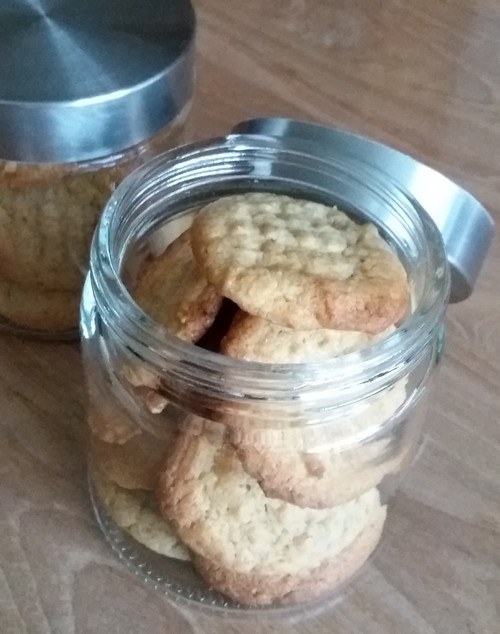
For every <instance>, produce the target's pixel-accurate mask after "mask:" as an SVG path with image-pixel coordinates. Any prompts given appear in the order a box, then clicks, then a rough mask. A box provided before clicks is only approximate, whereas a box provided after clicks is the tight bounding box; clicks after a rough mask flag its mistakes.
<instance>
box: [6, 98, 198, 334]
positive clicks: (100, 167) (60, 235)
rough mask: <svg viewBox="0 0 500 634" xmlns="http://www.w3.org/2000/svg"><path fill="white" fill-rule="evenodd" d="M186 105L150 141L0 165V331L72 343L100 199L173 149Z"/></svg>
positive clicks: (180, 134) (181, 131)
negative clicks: (76, 158) (61, 159)
mask: <svg viewBox="0 0 500 634" xmlns="http://www.w3.org/2000/svg"><path fill="white" fill-rule="evenodd" d="M189 109H190V105H186V106H185V107H184V108H183V110H182V111H181V112H179V113H178V114H177V116H176V117H175V118H174V119H173V120H172V121H170V123H169V124H168V125H166V126H165V127H164V128H162V129H161V130H160V131H159V132H158V133H156V134H155V135H154V136H153V137H150V138H149V139H146V140H145V141H144V142H142V143H140V144H138V145H136V146H134V147H131V148H128V149H127V150H124V151H120V152H117V153H115V154H112V155H109V156H106V157H103V158H99V159H96V160H92V161H85V162H77V163H57V164H56V163H22V162H17V161H0V264H1V266H0V328H1V329H3V330H7V331H10V332H15V333H18V334H19V333H24V334H29V335H31V336H41V337H50V338H68V337H69V338H73V337H75V335H76V333H77V331H78V311H79V305H80V297H81V290H82V285H83V280H84V277H85V274H86V272H87V269H88V259H89V251H90V243H91V240H92V235H93V233H94V230H95V227H96V224H97V221H98V219H99V216H100V214H101V212H102V209H103V208H104V206H105V204H106V201H107V200H108V198H109V197H110V196H111V194H112V192H113V191H114V190H115V188H116V186H117V185H118V184H119V183H120V182H121V181H122V180H123V178H124V177H125V176H126V175H127V174H129V173H130V172H132V171H133V170H134V169H136V168H137V167H138V166H139V165H141V164H142V163H144V162H145V161H147V160H149V159H151V158H152V157H153V156H156V155H157V154H159V153H161V152H163V151H165V150H167V149H169V148H172V147H175V146H177V145H179V144H180V143H181V142H182V141H183V139H184V130H185V124H186V119H187V115H188V112H189Z"/></svg>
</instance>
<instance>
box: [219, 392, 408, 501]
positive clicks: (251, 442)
mask: <svg viewBox="0 0 500 634" xmlns="http://www.w3.org/2000/svg"><path fill="white" fill-rule="evenodd" d="M405 399H406V390H405V384H404V382H401V383H398V384H396V385H395V386H394V387H393V388H392V389H390V390H388V391H387V392H385V393H382V394H380V395H378V396H375V397H373V398H372V399H370V400H367V401H366V402H364V403H363V407H362V409H361V411H359V412H356V413H353V414H351V415H348V416H345V417H343V418H340V419H337V420H335V419H333V420H332V421H331V422H324V423H320V424H316V425H310V426H307V425H305V426H300V427H294V428H288V429H265V428H255V427H253V426H252V424H251V421H250V420H248V419H246V420H245V418H244V416H243V415H242V416H241V417H240V418H239V419H235V420H234V421H233V424H231V425H230V427H231V431H230V433H229V439H230V442H231V444H232V445H233V446H234V448H235V449H236V452H237V454H238V457H239V459H240V460H241V462H242V465H243V467H244V469H245V470H246V471H247V472H248V473H249V474H250V475H251V476H253V477H254V478H255V479H256V480H257V481H258V482H259V484H260V486H261V487H262V489H263V491H264V492H265V494H266V495H267V496H269V497H273V498H279V499H281V500H286V501H287V502H290V503H292V504H296V505H297V506H302V507H309V508H318V509H319V508H328V507H331V506H335V505H337V504H343V503H345V502H347V501H349V500H352V499H354V498H356V497H358V496H359V495H361V494H363V493H364V492H365V491H368V490H369V489H372V488H373V487H376V486H378V485H379V484H380V482H381V481H382V479H383V478H384V477H385V476H387V475H389V474H391V473H395V472H397V471H399V469H400V468H401V467H402V464H403V463H404V461H405V459H406V457H407V453H408V448H407V447H406V446H405V445H404V444H401V443H400V442H398V441H397V440H396V439H394V438H393V435H392V434H389V436H388V437H387V436H386V435H382V437H380V436H375V437H374V438H370V435H371V434H372V433H375V432H376V430H377V429H379V427H380V426H382V425H383V424H384V423H386V421H387V420H389V419H390V418H391V417H392V416H393V415H394V414H395V412H396V411H397V410H398V408H399V407H400V406H401V405H402V404H403V403H404V401H405ZM229 422H230V421H229V420H227V423H229ZM366 436H368V438H366V440H365V441H363V440H362V439H363V438H364V437H366Z"/></svg>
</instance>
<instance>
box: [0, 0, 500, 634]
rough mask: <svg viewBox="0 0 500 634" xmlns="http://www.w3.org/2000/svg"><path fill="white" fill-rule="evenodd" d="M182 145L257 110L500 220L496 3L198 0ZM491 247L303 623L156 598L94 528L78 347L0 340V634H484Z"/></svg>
mask: <svg viewBox="0 0 500 634" xmlns="http://www.w3.org/2000/svg"><path fill="white" fill-rule="evenodd" d="M197 10H198V18H199V29H198V59H197V62H198V86H197V100H196V105H195V109H194V115H193V116H194V118H193V121H194V124H193V126H194V131H195V134H194V135H195V137H196V138H202V137H205V136H208V135H213V134H220V133H224V132H227V131H228V130H229V129H230V128H231V126H232V125H233V124H234V123H236V122H237V121H239V120H241V119H243V118H247V117H253V116H259V115H269V114H274V115H282V116H294V117H298V118H302V119H311V120H315V121H318V122H323V123H328V124H333V125H337V126H339V127H342V128H346V129H350V130H354V131H356V132H359V133H362V134H367V135H370V136H371V137H373V138H375V139H378V140H381V141H383V142H386V143H389V144H391V145H393V146H394V147H396V148H399V149H401V150H403V151H406V152H409V153H411V154H413V155H414V156H416V157H417V158H419V159H421V160H423V161H425V162H426V163H428V164H430V165H432V166H434V167H436V168H438V169H440V170H441V171H443V172H444V173H446V174H447V175H449V176H450V177H452V178H454V179H456V180H457V181H459V182H460V183H461V184H463V185H464V186H466V187H467V188H469V189H470V190H471V191H472V192H473V193H474V194H475V195H476V196H478V197H479V198H480V199H481V200H482V201H483V202H484V203H485V204H486V205H487V206H488V207H489V209H490V211H491V212H492V214H493V215H494V216H495V218H496V220H497V222H499V221H500V203H499V201H500V178H499V177H498V169H499V168H498V162H499V159H498V157H499V156H500V70H499V69H500V47H499V45H498V42H499V41H500V3H498V2H496V1H495V0H474V1H472V0H415V1H414V2H404V1H403V0H400V1H398V0H386V1H385V2H382V1H381V0H351V1H347V0H336V2H331V1H329V0H309V1H308V0H274V1H273V2H269V0H253V1H252V2H248V1H246V0H232V2H224V1H223V0H203V1H202V0H198V2H197ZM499 271H500V240H499V238H498V237H497V238H496V239H495V241H494V244H493V247H492V249H491V253H490V257H489V259H488V261H487V263H486V266H485V268H484V271H483V274H482V276H481V279H480V281H479V283H478V285H477V288H476V291H475V294H474V296H473V298H472V299H471V300H469V301H467V302H465V303H463V304H460V305H456V306H452V307H450V309H449V312H448V322H447V351H446V354H445V358H444V360H443V362H442V365H441V369H440V373H439V377H438V380H437V382H436V388H435V390H434V395H433V400H432V406H431V409H430V415H429V424H428V427H427V433H426V442H425V447H424V449H423V451H422V454H421V456H420V459H419V461H418V462H417V464H416V465H415V466H414V468H413V470H412V471H411V473H410V474H409V476H408V478H407V479H406V480H405V482H404V484H403V486H402V487H401V489H400V491H399V493H398V494H397V496H396V498H395V499H394V503H393V507H392V512H391V514H390V519H389V521H388V524H387V530H386V534H385V537H384V540H383V543H382V546H381V548H380V550H379V552H378V555H377V557H376V559H375V560H374V562H373V563H371V564H370V565H369V566H368V567H367V568H366V569H365V571H364V572H363V573H362V575H361V576H360V577H359V578H358V579H357V580H356V581H355V582H354V583H353V584H352V585H351V586H350V587H349V588H348V589H347V590H346V592H345V593H344V594H343V596H342V597H341V598H340V599H339V600H337V601H335V602H334V603H333V604H330V605H326V606H323V607H322V608H321V610H319V611H316V612H314V611H313V612H312V613H308V612H306V613H304V615H303V616H302V618H301V619H300V618H295V619H284V618H272V617H270V618H265V617H263V616H261V617H256V616H254V617H253V618H252V619H247V618H243V619H237V618H226V619H222V618H220V617H218V616H216V615H211V614H206V613H205V612H203V611H197V610H188V609H186V608H184V607H182V606H180V605H176V604H172V603H169V602H168V601H166V600H164V599H163V597H161V596H160V595H158V594H156V593H155V592H153V591H152V590H150V589H149V588H147V587H145V586H143V585H142V584H141V583H140V582H139V581H138V580H136V579H135V578H134V577H133V576H132V575H130V574H129V573H128V571H127V570H126V569H125V568H123V567H122V565H121V564H120V563H119V562H118V561H116V560H115V558H114V557H113V556H112V555H111V554H110V552H109V550H108V548H107V546H106V544H105V543H104V541H103V539H102V538H101V536H100V534H99V531H98V528H97V526H96V523H95V521H94V519H93V517H92V514H91V510H90V505H89V501H88V498H87V493H86V482H85V460H84V451H83V440H82V438H83V435H82V433H83V412H84V390H83V387H82V376H81V365H80V357H79V351H78V347H77V346H72V345H64V344H61V345H56V344H42V343H36V342H23V341H20V340H16V339H13V338H10V337H2V338H0V376H1V379H0V403H1V409H0V434H1V436H0V438H1V442H0V632H1V633H2V634H23V633H25V632H26V633H29V634H52V633H57V634H73V633H75V634H80V633H82V634H83V633H101V632H102V633H106V634H114V633H117V634H129V633H130V634H141V633H143V632H144V633H146V632H147V633H148V634H160V633H162V634H164V633H167V634H184V633H185V634H194V633H196V634H201V633H203V634H247V633H248V634H250V633H254V632H263V633H265V634H271V633H272V634H285V633H287V634H288V633H295V632H297V633H298V632H301V633H304V634H312V633H315V634H327V633H330V632H331V633H333V632H335V633H337V632H338V633H342V634H462V633H464V634H499V633H500V416H499V411H500V272H499Z"/></svg>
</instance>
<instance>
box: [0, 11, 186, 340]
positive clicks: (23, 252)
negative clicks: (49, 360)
mask: <svg viewBox="0 0 500 634" xmlns="http://www.w3.org/2000/svg"><path fill="white" fill-rule="evenodd" d="M194 29H195V25H194V14H193V9H192V7H191V4H190V2H189V0H173V1H172V2H169V3H165V2H163V1H162V0H153V1H152V2H147V3H144V2H140V0H120V1H117V0H86V2H60V3H57V4H53V3H45V2H41V3H33V2H30V1H29V0H17V1H16V2H14V3H12V2H9V3H2V4H1V5H0V50H1V55H2V65H1V67H0V320H1V321H0V328H2V329H4V330H8V331H13V332H16V333H24V334H30V335H38V336H42V337H49V338H52V337H53V338H67V337H71V336H74V335H75V334H76V333H77V325H78V308H79V301H80V296H81V287H82V283H83V279H84V276H85V273H86V271H87V266H88V257H89V249H90V242H91V238H92V234H93V231H94V229H95V226H96V224H97V221H98V219H99V216H100V214H101V212H102V209H103V208H104V205H105V203H106V201H107V200H108V198H109V196H110V195H111V193H112V192H113V191H114V189H115V187H116V186H117V184H118V183H119V182H120V181H121V180H122V179H123V178H124V177H125V176H126V175H127V174H128V173H129V172H131V171H132V170H133V169H135V168H136V167H137V166H138V165H140V164H141V163H142V162H144V161H145V160H147V159H149V158H151V157H152V156H154V155H155V154H157V153H159V152H161V151H163V150H165V149H168V148H170V147H173V146H175V145H178V144H179V143H181V142H182V140H183V139H184V135H185V131H186V121H187V118H188V113H189V109H190V103H191V98H192V91H193V59H192V57H193V40H194Z"/></svg>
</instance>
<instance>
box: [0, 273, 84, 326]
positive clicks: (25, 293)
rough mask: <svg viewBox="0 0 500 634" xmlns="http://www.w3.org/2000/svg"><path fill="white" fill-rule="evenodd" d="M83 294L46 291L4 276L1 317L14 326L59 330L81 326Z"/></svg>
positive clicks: (1, 287)
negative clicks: (15, 281) (79, 321)
mask: <svg viewBox="0 0 500 634" xmlns="http://www.w3.org/2000/svg"><path fill="white" fill-rule="evenodd" d="M79 308H80V293H79V292H75V291H43V290H40V289H36V288H35V289H34V288H29V287H26V286H20V285H19V284H15V283H12V282H9V281H7V280H5V279H4V278H0V316H2V317H4V318H5V319H7V320H9V322H11V323H12V325H13V326H14V327H19V328H26V329H28V330H35V331H40V332H50V333H58V332H61V333H63V332H65V331H69V330H74V329H75V328H77V327H78V313H79Z"/></svg>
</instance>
